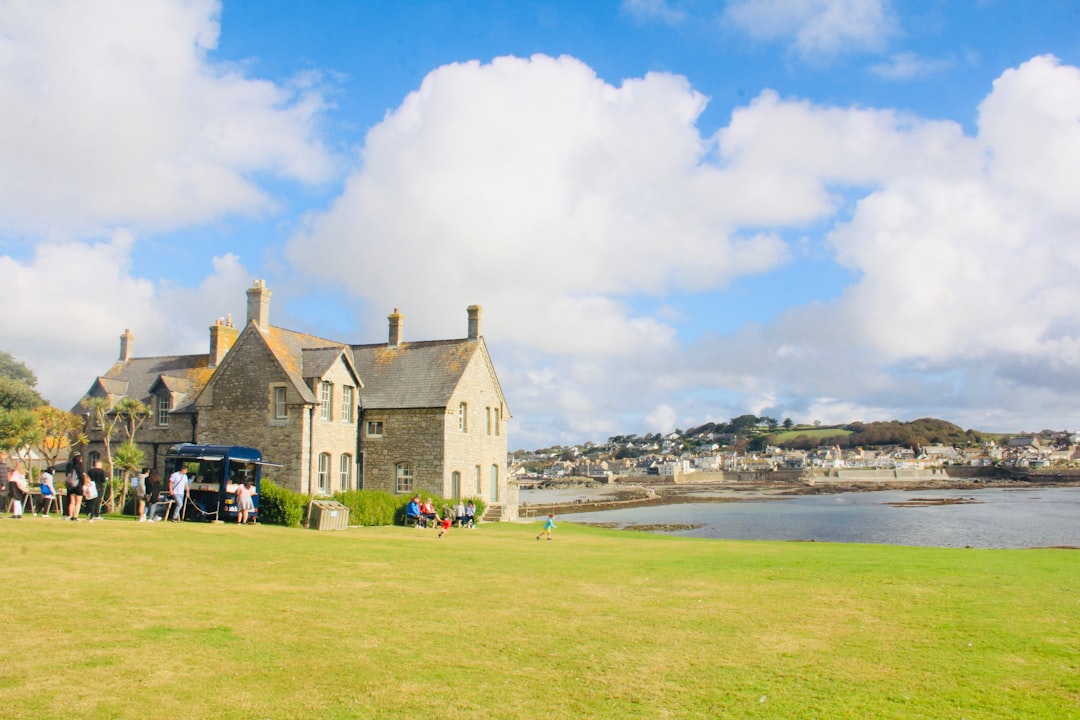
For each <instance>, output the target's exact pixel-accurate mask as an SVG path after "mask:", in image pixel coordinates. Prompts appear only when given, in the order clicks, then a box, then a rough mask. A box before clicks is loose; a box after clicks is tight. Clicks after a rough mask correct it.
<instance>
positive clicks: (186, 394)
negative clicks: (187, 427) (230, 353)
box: [72, 355, 214, 413]
mask: <svg viewBox="0 0 1080 720" xmlns="http://www.w3.org/2000/svg"><path fill="white" fill-rule="evenodd" d="M209 362H210V358H209V355H165V356H161V357H146V358H131V359H130V360H127V361H117V362H116V363H114V364H113V366H112V367H111V368H109V370H108V371H107V372H106V373H105V374H104V375H102V376H100V377H98V378H97V379H96V380H95V381H94V384H93V386H92V387H91V388H90V391H89V392H87V394H86V395H84V396H83V397H87V396H98V397H100V396H101V395H102V394H105V395H108V396H110V397H112V398H113V399H114V400H117V399H119V398H121V397H125V396H126V397H131V398H135V399H136V400H141V401H142V402H144V403H146V404H147V405H150V404H151V402H152V400H153V397H152V396H151V393H150V391H151V390H152V389H154V386H155V385H157V383H158V381H159V380H160V381H162V382H164V383H165V384H166V385H167V387H168V388H169V390H170V391H173V392H177V393H180V394H182V395H183V398H181V399H180V400H179V402H177V404H176V406H175V407H174V408H173V410H172V411H173V412H174V413H184V412H194V411H195V408H194V406H193V404H192V401H193V400H194V399H195V396H196V395H198V394H199V391H201V390H202V389H203V387H204V386H205V385H206V383H207V381H208V380H209V379H210V376H211V375H212V374H213V373H214V371H213V369H212V368H210V367H208V365H209ZM72 411H73V412H83V408H81V407H80V406H79V405H78V404H76V405H75V407H73V408H72Z"/></svg>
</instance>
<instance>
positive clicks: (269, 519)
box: [259, 480, 308, 527]
mask: <svg viewBox="0 0 1080 720" xmlns="http://www.w3.org/2000/svg"><path fill="white" fill-rule="evenodd" d="M307 506H308V496H307V495H303V494H301V493H298V492H293V491H292V490H289V489H287V488H283V487H281V486H280V485H277V484H275V483H274V482H272V481H270V480H263V481H262V483H261V485H260V492H259V522H261V523H266V524H267V525H284V526H286V527H300V524H301V523H303V522H304V514H305V513H306V512H307Z"/></svg>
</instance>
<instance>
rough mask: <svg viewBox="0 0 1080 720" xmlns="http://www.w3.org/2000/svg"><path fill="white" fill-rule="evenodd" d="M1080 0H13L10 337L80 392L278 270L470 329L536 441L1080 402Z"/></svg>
mask: <svg viewBox="0 0 1080 720" xmlns="http://www.w3.org/2000/svg"><path fill="white" fill-rule="evenodd" d="M1078 27H1080V5H1077V4H1076V3H1074V2H1070V1H1067V0H1047V1H1045V2H1039V3H1027V2H1005V1H1003V0H985V1H981V2H980V1H974V0H973V1H971V2H935V1H933V0H924V1H923V2H902V1H899V0H897V1H895V2H888V1H887V0H728V1H727V2H706V1H704V0H702V1H695V0H688V1H686V2H678V1H676V0H668V1H665V0H624V1H623V2H609V3H580V2H547V3H538V4H530V3H522V2H396V3H389V2H387V3H383V2H377V3H375V2H372V3H365V2H319V3H296V2H284V1H269V0H261V1H255V0H244V1H242V2H240V1H231V0H223V1H222V2H214V1H212V0H191V1H187V2H181V1H180V0H103V1H102V2H99V3H93V4H89V3H82V2H77V1H75V0H69V1H64V0H58V1H56V2H49V3H22V2H7V1H4V0H0V104H2V105H3V106H4V107H6V108H13V109H14V111H13V112H6V113H4V114H3V117H2V118H0V125H2V132H0V273H2V277H3V278H4V283H3V284H2V285H0V287H4V288H5V292H3V293H2V294H0V316H2V317H3V319H4V331H3V338H4V340H3V342H2V343H0V346H2V349H4V350H6V351H8V352H11V353H12V354H14V355H15V356H16V357H18V358H20V359H21V360H23V361H24V362H26V363H27V364H28V365H30V367H31V368H32V369H33V370H34V371H35V372H36V373H37V375H38V377H39V389H41V391H42V392H43V394H45V396H46V397H47V398H48V399H49V400H51V401H52V402H53V403H54V404H57V405H61V406H67V405H70V404H72V403H73V402H74V401H75V400H76V399H77V398H78V397H79V395H81V393H82V392H83V391H85V389H86V388H87V387H88V385H89V383H90V381H91V380H92V379H93V378H94V377H95V376H97V375H98V374H100V373H102V372H104V371H105V370H106V369H107V368H108V367H109V366H110V364H111V363H112V362H113V360H114V359H115V357H116V354H117V351H118V346H119V340H118V336H119V335H120V333H121V332H122V331H123V330H124V329H125V328H130V329H131V330H132V332H133V333H134V335H135V343H136V344H135V353H136V355H157V354H180V353H192V352H204V351H205V349H206V344H207V330H206V329H207V327H208V326H209V325H210V324H211V323H213V321H214V320H215V319H216V318H218V317H223V316H225V315H227V314H232V315H233V316H234V317H235V318H238V319H241V320H242V319H243V317H244V312H245V310H244V290H245V289H246V287H248V286H249V285H250V283H251V282H252V281H253V280H254V279H265V280H266V282H267V285H268V286H269V287H270V288H271V290H272V292H273V297H272V301H271V320H272V322H274V323H275V324H278V325H282V326H284V327H289V328H292V329H295V330H303V331H307V332H311V333H314V334H318V335H321V336H324V337H327V338H329V339H332V340H336V341H342V342H353V343H365V342H379V341H383V340H384V339H385V337H386V316H387V314H389V313H390V312H391V311H392V310H393V309H394V308H400V309H401V311H402V312H403V313H404V314H405V317H406V319H405V325H404V328H405V329H404V334H405V337H406V339H414V340H423V339H434V338H442V337H462V336H463V335H464V334H465V329H466V314H465V308H466V306H468V305H470V304H473V303H479V304H481V305H483V307H484V320H483V332H484V335H485V338H486V340H487V343H488V346H489V348H490V350H491V353H492V355H493V358H494V360H495V362H496V365H497V367H498V370H499V373H500V378H501V380H502V384H503V388H504V391H505V392H506V395H507V399H508V402H509V405H510V410H511V412H512V415H513V418H512V425H511V431H512V432H511V446H512V447H515V448H516V447H539V446H544V445H550V444H555V443H572V442H580V441H584V440H603V439H605V438H606V437H608V436H610V435H613V434H622V433H626V432H651V431H666V430H670V429H673V428H676V427H688V426H692V425H696V424H701V423H704V422H707V421H710V420H726V419H727V418H730V417H733V416H736V415H740V414H743V413H747V412H752V413H755V414H763V415H770V416H773V417H776V418H778V419H783V418H787V417H791V418H792V419H794V420H796V421H805V422H811V421H814V420H820V421H822V422H826V423H832V422H846V421H851V420H877V419H902V420H910V419H915V418H918V417H927V416H932V417H941V418H944V419H948V420H952V421H953V422H956V423H958V424H960V425H962V426H964V427H973V428H977V429H982V430H991V431H994V430H997V431H1021V430H1025V429H1026V430H1037V429H1042V428H1045V427H1050V428H1055V429H1061V428H1071V429H1077V427H1078V426H1080V410H1078V408H1080V283H1077V282H1076V277H1077V276H1078V272H1077V271H1078V270H1080V229H1078V228H1080V223H1078V222H1077V221H1078V220H1080V218H1078V215H1080V202H1077V200H1078V199H1080V177H1078V174H1077V170H1076V168H1078V167H1080V70H1078V68H1077V66H1078V65H1080V33H1077V32H1076V29H1077V28H1078Z"/></svg>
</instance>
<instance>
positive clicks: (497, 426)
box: [492, 408, 502, 435]
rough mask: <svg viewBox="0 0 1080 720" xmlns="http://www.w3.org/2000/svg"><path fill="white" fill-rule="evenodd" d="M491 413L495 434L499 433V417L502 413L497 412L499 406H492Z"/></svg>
mask: <svg viewBox="0 0 1080 720" xmlns="http://www.w3.org/2000/svg"><path fill="white" fill-rule="evenodd" d="M492 414H493V415H494V416H495V434H496V435H498V434H499V418H500V416H501V415H502V413H500V412H499V408H492Z"/></svg>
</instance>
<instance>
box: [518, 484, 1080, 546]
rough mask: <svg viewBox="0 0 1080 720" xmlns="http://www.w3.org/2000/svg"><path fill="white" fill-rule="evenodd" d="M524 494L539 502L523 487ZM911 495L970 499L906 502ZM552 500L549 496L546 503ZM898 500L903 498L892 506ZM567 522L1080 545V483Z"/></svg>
mask: <svg viewBox="0 0 1080 720" xmlns="http://www.w3.org/2000/svg"><path fill="white" fill-rule="evenodd" d="M522 499H523V500H526V499H531V500H533V501H536V500H539V499H540V498H539V497H538V496H536V497H531V498H530V496H529V495H527V494H526V493H525V492H523V493H522ZM913 499H942V500H944V499H954V500H965V502H962V503H958V504H940V505H918V506H916V505H912V504H908V505H904V503H910V502H911V501H912V500H913ZM548 502H551V500H548ZM893 503H899V504H900V505H899V506H898V505H895V504H893ZM561 519H562V520H564V521H567V522H583V523H586V522H587V523H610V524H614V525H615V526H617V527H627V526H634V525H654V524H670V525H694V526H700V527H695V528H694V529H686V530H677V531H674V532H672V533H671V534H674V535H683V536H687V537H702V538H722V539H729V540H816V541H825V542H852V543H879V544H887V545H923V546H929V547H976V548H1029V547H1051V546H1072V547H1080V487H1036V488H1024V489H1013V488H991V489H981V490H913V491H898V490H886V491H879V492H846V493H837V494H834V495H797V496H789V497H785V498H783V499H769V500H761V501H740V502H694V503H675V504H671V505H648V506H643V507H635V508H626V509H622V510H604V511H599V512H587V513H569V514H565V515H562V516H561Z"/></svg>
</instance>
